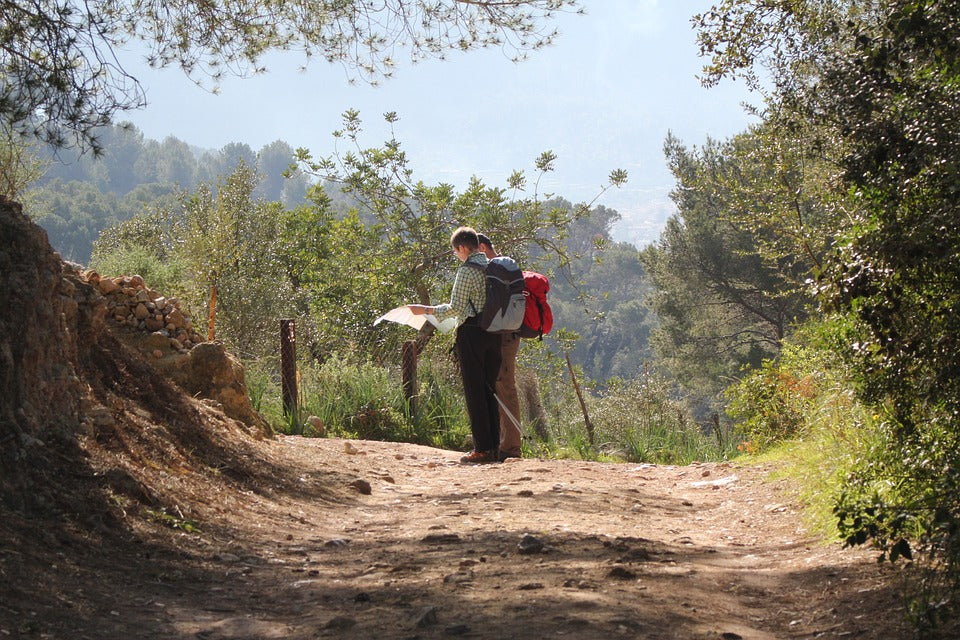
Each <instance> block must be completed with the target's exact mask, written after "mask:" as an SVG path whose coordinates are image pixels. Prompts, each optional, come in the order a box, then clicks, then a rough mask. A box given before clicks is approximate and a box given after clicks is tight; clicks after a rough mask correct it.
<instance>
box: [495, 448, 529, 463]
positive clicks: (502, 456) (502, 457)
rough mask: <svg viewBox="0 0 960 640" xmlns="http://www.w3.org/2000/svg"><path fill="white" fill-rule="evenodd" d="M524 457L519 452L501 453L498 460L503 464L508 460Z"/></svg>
mask: <svg viewBox="0 0 960 640" xmlns="http://www.w3.org/2000/svg"><path fill="white" fill-rule="evenodd" d="M522 457H523V456H521V455H520V452H519V451H501V452H500V454H499V456H498V459H499V460H500V462H503V461H504V460H506V459H507V458H522Z"/></svg>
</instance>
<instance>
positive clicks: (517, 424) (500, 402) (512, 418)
mask: <svg viewBox="0 0 960 640" xmlns="http://www.w3.org/2000/svg"><path fill="white" fill-rule="evenodd" d="M487 388H488V389H489V388H490V385H487ZM493 397H494V398H496V399H497V403H498V404H499V405H500V408H501V409H503V412H504V413H505V414H507V417H508V418H510V421H511V422H513V426H514V427H516V429H517V433H519V434H520V436H521V437H523V430H522V429H521V428H520V421H519V420H517V418H516V416H514V415H513V413H511V411H510V409H508V408H507V405H506V404H504V403H503V400H501V399H500V396H498V395H497V392H496V391H494V392H493Z"/></svg>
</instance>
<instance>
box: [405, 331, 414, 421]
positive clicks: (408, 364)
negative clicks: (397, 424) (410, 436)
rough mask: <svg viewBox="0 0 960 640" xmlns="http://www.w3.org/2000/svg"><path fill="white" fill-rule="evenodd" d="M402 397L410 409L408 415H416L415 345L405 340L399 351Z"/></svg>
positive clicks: (412, 341)
mask: <svg viewBox="0 0 960 640" xmlns="http://www.w3.org/2000/svg"><path fill="white" fill-rule="evenodd" d="M401 362H402V363H403V364H402V373H401V380H402V381H403V397H404V398H405V399H406V400H407V404H408V406H409V407H410V415H416V414H417V343H416V341H415V340H407V341H406V342H404V343H403V350H402V351H401Z"/></svg>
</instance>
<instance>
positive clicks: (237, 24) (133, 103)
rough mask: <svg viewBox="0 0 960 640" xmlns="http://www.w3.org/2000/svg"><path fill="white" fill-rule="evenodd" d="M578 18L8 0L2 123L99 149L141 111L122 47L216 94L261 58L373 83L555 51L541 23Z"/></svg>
mask: <svg viewBox="0 0 960 640" xmlns="http://www.w3.org/2000/svg"><path fill="white" fill-rule="evenodd" d="M577 8H578V3H577V2H576V0H521V1H519V2H507V3H504V2H497V1H489V2H488V1H485V0H477V1H471V2H459V1H458V2H432V1H427V0H416V1H414V2H405V1H403V2H401V1H399V0H389V1H388V2H383V3H377V4H370V3H367V2H359V1H353V0H350V1H346V2H344V1H342V0H307V1H306V2H299V3H284V2H280V3H278V2H266V1H264V0H255V1H253V2H245V3H240V4H238V3H232V2H203V3H199V2H194V1H191V0H187V1H185V2H175V3H169V2H160V1H159V0H148V1H146V2H125V1H124V0H110V1H108V2H101V3H97V4H94V5H90V6H87V7H86V9H84V10H80V9H79V8H77V7H75V6H74V5H73V4H71V3H64V2H59V1H57V0H37V1H36V2H33V3H29V4H24V3H21V2H11V1H10V0H4V2H3V5H2V14H3V16H4V23H3V25H2V26H0V74H2V76H3V78H4V82H3V83H2V85H0V121H2V122H4V123H7V124H8V125H10V126H11V127H13V128H14V129H15V130H16V131H18V132H22V133H29V134H32V135H34V136H36V137H38V138H40V139H42V140H43V141H45V142H49V143H52V144H54V145H56V146H61V147H62V146H64V145H67V144H69V143H70V142H76V143H78V144H80V145H81V146H90V147H92V148H93V149H94V151H99V150H101V149H102V146H101V143H100V141H99V140H98V137H97V135H98V128H99V127H102V126H103V125H106V124H108V123H109V122H111V121H112V120H113V118H114V117H115V116H116V114H118V113H121V112H123V111H127V110H131V109H136V108H140V107H142V106H143V105H144V104H145V103H146V96H145V95H144V92H143V89H142V87H141V86H140V83H139V82H138V81H137V79H136V78H135V77H133V76H131V75H130V74H129V73H127V72H126V71H124V69H123V66H122V58H123V55H124V53H125V51H124V46H123V45H124V44H125V43H127V42H128V41H130V40H133V41H140V42H142V43H143V44H145V45H146V47H147V49H148V50H149V53H148V55H147V61H148V62H149V63H150V64H151V66H155V67H167V66H175V67H179V68H180V69H181V70H182V71H183V72H184V73H186V74H187V75H188V76H190V77H191V78H192V79H193V80H195V81H197V82H198V83H203V82H204V81H212V83H213V85H214V86H216V85H217V84H219V82H220V80H221V78H222V77H223V76H224V75H225V74H234V75H240V76H246V75H250V74H253V73H258V72H262V71H264V67H263V63H262V59H263V57H264V56H265V55H267V54H268V53H269V52H271V51H277V50H295V51H300V52H303V54H304V56H305V57H306V58H307V59H309V58H311V57H313V56H319V57H321V58H322V59H324V60H327V61H329V62H339V63H341V64H343V65H344V66H345V67H346V68H347V69H348V70H350V72H351V75H354V76H359V77H361V78H364V79H366V80H369V81H371V82H373V81H376V80H377V79H379V78H382V77H389V76H390V74H391V73H392V69H393V67H394V65H395V64H396V61H395V59H394V56H395V55H396V50H397V49H406V50H408V51H409V53H410V56H411V58H412V59H413V60H414V61H415V60H418V59H423V58H430V57H438V58H442V57H443V56H444V55H445V53H446V52H447V51H449V50H455V51H468V50H472V49H478V48H485V47H500V48H503V49H504V50H506V51H512V52H515V54H516V55H517V56H518V57H520V56H522V55H523V54H524V53H525V52H526V51H529V50H534V49H538V48H540V47H542V46H545V45H546V44H549V43H550V42H552V41H553V39H554V37H555V36H556V32H555V31H552V30H550V29H549V28H548V27H547V26H546V25H545V24H544V23H547V22H549V20H550V19H551V18H553V17H554V15H555V14H556V13H557V12H559V11H572V10H575V9H577ZM184 186H185V187H186V186H187V185H184Z"/></svg>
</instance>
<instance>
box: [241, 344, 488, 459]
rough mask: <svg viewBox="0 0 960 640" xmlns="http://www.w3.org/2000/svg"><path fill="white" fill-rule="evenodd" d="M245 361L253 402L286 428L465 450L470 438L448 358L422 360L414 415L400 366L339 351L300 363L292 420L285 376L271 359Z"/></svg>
mask: <svg viewBox="0 0 960 640" xmlns="http://www.w3.org/2000/svg"><path fill="white" fill-rule="evenodd" d="M245 366H246V370H247V372H248V374H247V378H248V386H249V387H250V389H251V396H252V397H253V398H254V406H255V407H257V408H258V410H259V411H262V412H263V413H264V414H265V415H267V416H268V418H269V419H270V421H271V422H272V423H273V424H274V426H275V427H277V428H279V429H280V430H281V431H285V432H287V433H297V434H303V435H307V436H317V435H327V436H338V437H346V438H362V439H372V440H386V441H391V442H413V443H416V444H425V445H431V446H435V447H441V448H447V449H463V448H464V444H465V443H467V442H469V437H470V435H469V434H470V429H469V421H468V419H467V416H466V413H465V411H464V409H463V399H462V396H463V392H462V390H461V383H460V379H459V374H458V373H457V371H456V370H455V368H454V367H452V366H451V364H450V363H449V361H447V362H445V361H443V360H438V359H435V358H433V359H425V360H422V361H421V364H420V366H419V367H418V372H417V373H418V379H419V389H420V393H419V396H418V398H417V411H416V413H413V412H411V409H410V406H409V405H408V403H407V402H406V400H405V398H404V394H403V388H402V385H401V376H400V371H399V369H398V368H397V367H393V366H390V367H385V366H383V365H379V364H375V363H373V362H369V361H362V360H357V359H355V358H353V357H345V356H340V355H336V354H335V355H332V356H330V357H329V358H328V359H327V360H326V361H325V362H324V363H323V364H317V363H315V362H310V361H304V362H301V364H300V366H299V374H300V377H299V396H300V408H299V411H298V415H297V416H291V419H287V418H285V417H284V416H283V411H282V406H281V400H280V388H279V381H278V380H275V375H276V374H275V373H272V372H276V371H277V370H278V369H279V367H277V365H276V363H275V362H273V361H271V360H269V359H268V360H266V361H259V362H251V363H248V364H245ZM308 416H315V417H316V418H319V420H320V422H321V423H322V424H323V433H322V434H321V433H319V432H318V431H317V428H316V427H315V426H313V425H312V424H310V423H308V422H307V421H306V418H307V417H308Z"/></svg>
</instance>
